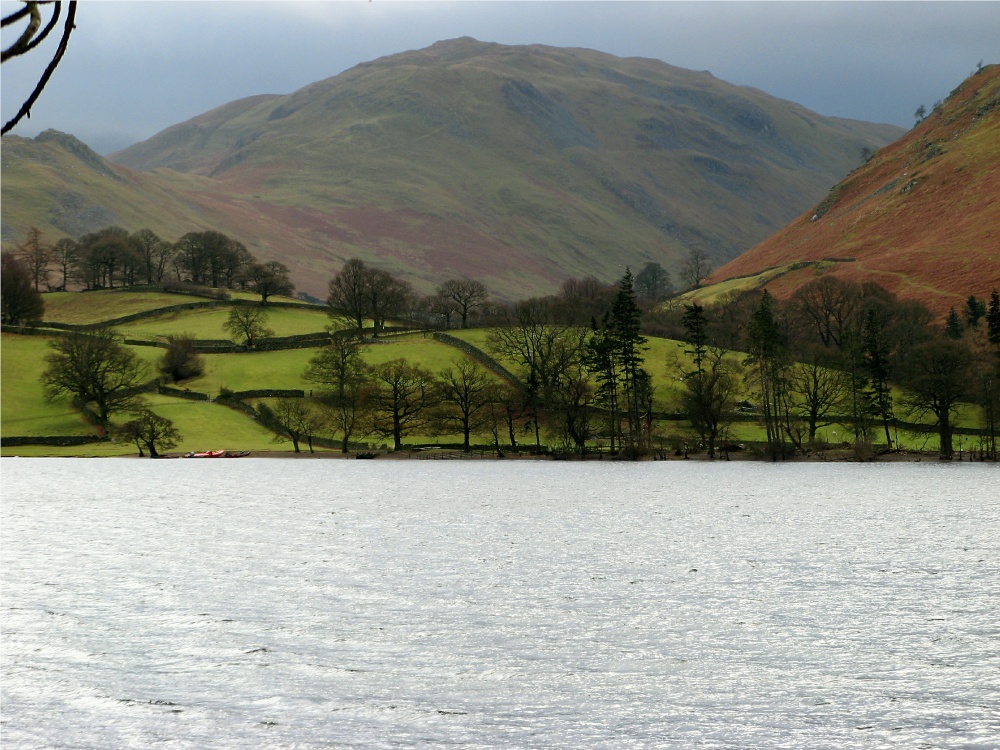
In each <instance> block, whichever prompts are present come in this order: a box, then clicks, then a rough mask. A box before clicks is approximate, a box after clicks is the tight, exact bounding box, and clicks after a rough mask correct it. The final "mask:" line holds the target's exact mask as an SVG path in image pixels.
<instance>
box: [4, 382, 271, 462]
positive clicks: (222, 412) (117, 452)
mask: <svg viewBox="0 0 1000 750" xmlns="http://www.w3.org/2000/svg"><path fill="white" fill-rule="evenodd" d="M145 400H146V403H147V404H148V405H149V406H150V408H151V409H152V410H153V411H154V412H156V413H157V414H159V415H160V416H162V417H166V418H167V419H170V420H171V421H173V423H174V426H175V427H176V428H177V430H178V431H179V432H180V433H181V440H180V442H179V443H178V444H177V447H175V448H171V449H170V450H169V451H167V452H168V453H187V452H189V451H204V450H218V449H228V450H257V451H265V450H282V447H281V446H278V445H275V443H274V442H273V441H272V439H271V438H272V435H271V433H270V432H269V431H267V430H265V429H264V428H262V427H260V426H259V425H258V424H257V423H256V422H254V421H253V420H252V419H251V418H250V417H248V416H247V415H246V414H244V413H243V412H241V411H237V410H235V409H230V408H228V407H226V406H223V405H221V404H214V403H209V402H207V401H189V400H187V399H182V398H173V397H170V396H160V395H157V394H150V395H148V396H146V397H145ZM128 419H129V417H128V415H126V414H118V415H115V418H114V420H113V422H114V423H115V424H121V423H123V422H126V421H128ZM58 434H72V433H58ZM3 455H5V456H130V455H132V456H135V455H138V451H137V450H136V447H135V444H134V443H129V442H122V441H115V442H106V443H92V444H88V445H79V446H69V447H59V446H48V445H27V446H16V447H9V448H4V449H3Z"/></svg>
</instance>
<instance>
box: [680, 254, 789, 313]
mask: <svg viewBox="0 0 1000 750" xmlns="http://www.w3.org/2000/svg"><path fill="white" fill-rule="evenodd" d="M793 265H795V264H793V263H789V264H788V265H784V266H778V267H777V268H769V269H767V270H766V271H761V272H760V273H758V274H755V275H753V276H741V277H738V278H733V279H726V280H725V281H720V282H719V283H718V284H710V285H709V286H703V287H699V288H698V289H692V290H691V291H690V292H685V293H684V294H682V295H681V296H680V297H679V298H678V299H679V300H680V301H681V302H684V303H688V304H690V303H692V302H697V303H699V304H701V305H713V304H716V303H717V302H719V301H720V300H721V299H722V298H723V297H724V296H726V295H727V294H730V293H732V292H746V291H749V290H751V289H758V288H760V287H762V286H764V285H765V284H767V283H768V282H770V281H773V280H774V279H776V278H778V277H779V276H782V275H784V274H786V273H788V272H789V271H791V270H792V266H793Z"/></svg>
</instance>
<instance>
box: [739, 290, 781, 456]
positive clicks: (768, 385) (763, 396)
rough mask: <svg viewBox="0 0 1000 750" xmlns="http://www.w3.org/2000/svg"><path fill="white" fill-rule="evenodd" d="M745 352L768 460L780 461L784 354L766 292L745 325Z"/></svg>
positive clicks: (771, 306)
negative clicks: (756, 390)
mask: <svg viewBox="0 0 1000 750" xmlns="http://www.w3.org/2000/svg"><path fill="white" fill-rule="evenodd" d="M747 352H748V354H749V356H748V357H747V359H746V364H748V365H751V366H752V370H751V372H752V374H753V377H754V378H755V380H756V382H757V385H758V387H759V388H760V402H761V413H762V415H763V418H764V430H765V433H766V435H767V445H768V450H769V451H770V453H771V459H772V460H777V458H778V456H779V455H781V457H782V458H784V455H785V443H784V439H783V436H782V433H781V421H780V420H781V410H782V406H783V403H784V402H785V400H786V394H785V370H786V368H787V364H788V351H787V346H786V342H785V337H784V336H783V335H782V332H781V329H780V327H779V326H778V321H777V318H776V317H775V315H774V302H773V298H772V297H771V295H770V293H769V292H768V291H767V290H766V289H765V290H764V293H763V294H762V295H761V298H760V303H759V304H758V305H757V308H756V309H755V310H754V312H753V314H752V315H751V317H750V323H749V325H748V326H747Z"/></svg>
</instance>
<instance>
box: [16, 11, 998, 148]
mask: <svg viewBox="0 0 1000 750" xmlns="http://www.w3.org/2000/svg"><path fill="white" fill-rule="evenodd" d="M19 5H20V4H19V3H12V2H7V1H6V0H5V1H4V2H0V7H2V11H3V15H4V16H6V15H7V14H8V13H9V12H10V11H11V10H14V9H16V8H17V7H18V6H19ZM11 31H12V28H10V27H9V28H8V29H5V30H4V32H3V46H4V48H6V47H7V46H8V45H9V44H10V42H11V41H12V38H13V37H12V36H11V33H10V32H11ZM52 36H53V37H56V36H58V35H57V34H53V35H52ZM460 36H471V37H475V38H476V39H479V40H481V41H488V42H499V43H501V44H548V45H553V46H558V47H587V48H590V49H596V50H600V51H602V52H608V53H611V54H614V55H619V56H622V57H633V56H638V57H652V58H656V59H659V60H663V61H664V62H667V63H670V64H671V65H676V66H680V67H684V68H690V69H693V70H708V71H710V72H711V73H712V74H713V75H715V76H716V77H717V78H721V79H723V80H725V81H728V82H730V83H735V84H739V85H746V86H752V87H754V88H758V89H761V90H763V91H766V92H767V93H769V94H772V95H774V96H777V97H780V98H782V99H788V100H791V101H794V102H797V103H799V104H802V105H804V106H806V107H808V108H809V109H812V110H814V111H816V112H818V113H820V114H823V115H832V116H837V117H847V118H853V119H860V120H869V121H873V122H886V123H894V124H897V125H901V126H903V127H909V126H911V125H912V124H913V122H914V112H915V111H916V109H917V107H918V106H920V105H924V106H926V107H927V109H928V110H929V109H930V108H931V107H932V106H933V105H934V103H935V102H937V101H939V100H942V99H944V98H945V97H946V96H947V95H948V93H949V92H950V91H951V90H952V89H953V88H955V87H956V86H957V85H958V84H959V83H960V82H961V81H962V80H963V79H964V78H965V77H966V76H968V75H969V74H970V73H972V72H973V71H974V70H975V68H976V65H977V64H978V63H979V62H983V63H985V64H990V63H1000V2H996V1H995V0H992V1H986V2H863V1H856V2H808V1H800V2H752V1H737V2H729V1H724V0H720V1H702V2H658V1H645V2H643V1H639V2H626V1H622V0H611V1H609V2H580V1H579V0H561V1H556V2H547V1H544V0H539V1H531V0H529V1H521V2H474V1H472V0H458V1H455V2H443V1H438V0H409V1H405V0H404V1H394V2H390V1H388V0H371V1H369V0H350V1H347V2H290V1H284V2H264V1H261V2H244V1H241V0H148V1H139V2H137V1H134V0H133V1H120V2H119V1H114V2H112V1H110V0H85V1H84V2H80V3H79V9H78V13H77V29H76V31H75V32H74V33H73V35H72V37H71V39H70V43H69V48H68V50H67V52H66V55H65V57H64V59H63V62H62V63H61V65H60V66H59V68H58V69H57V70H56V72H55V75H54V76H53V78H52V80H51V81H50V82H49V84H48V86H47V87H46V89H45V91H44V92H43V93H42V95H41V98H40V99H39V101H38V102H37V103H36V104H35V106H34V108H33V109H32V112H31V118H30V119H28V120H23V121H22V122H21V123H20V124H19V125H18V127H17V128H16V129H15V130H14V131H13V132H14V133H17V134H19V135H24V136H34V135H37V134H38V133H39V132H41V131H42V130H45V129H48V128H55V129H57V130H61V131H64V132H67V133H72V134H73V135H75V136H77V137H78V138H80V139H81V140H83V141H84V142H86V143H87V144H89V145H90V146H91V147H93V148H94V149H95V150H97V151H99V152H101V153H104V154H106V153H109V152H112V151H115V150H117V149H120V148H124V147H125V146H128V145H131V144H132V143H136V142H138V141H141V140H144V139H146V138H149V137H150V136H153V135H155V134H156V133H158V132H159V131H161V130H163V129H164V128H167V127H169V126H170V125H174V124H176V123H179V122H183V121H185V120H188V119H190V118H192V117H195V116H197V115H199V114H201V113H203V112H205V111H207V110H210V109H213V108H214V107H218V106H220V105H222V104H225V103H227V102H230V101H233V100H235V99H239V98H242V97H245V96H252V95H256V94H288V93H291V92H293V91H295V90H297V89H299V88H301V87H303V86H305V85H307V84H310V83H313V82H315V81H318V80H322V79H324V78H328V77H330V76H334V75H336V74H338V73H341V72H343V71H344V70H347V69H349V68H351V67H353V66H355V65H357V64H358V63H361V62H366V61H369V60H374V59H376V58H378V57H384V56H386V55H391V54H394V53H397V52H403V51H406V50H411V49H420V48H422V47H426V46H429V45H431V44H433V43H434V42H436V41H440V40H442V39H452V38H455V37H460ZM54 47H55V42H54V41H52V42H46V44H45V45H43V46H41V47H39V48H37V49H36V50H34V51H33V52H32V53H30V55H28V56H26V57H25V58H22V59H15V60H12V61H8V62H6V63H4V64H3V67H2V69H0V74H2V81H0V83H2V88H0V104H2V111H3V112H2V114H3V121H4V122H6V121H7V120H8V119H9V118H10V117H12V116H13V115H14V114H15V113H16V111H17V110H18V108H19V107H20V105H21V103H22V101H23V100H24V99H25V98H26V97H27V95H28V93H29V92H30V90H31V87H32V86H33V85H34V83H35V80H36V79H37V77H38V75H39V73H40V72H41V70H42V69H43V68H44V66H45V65H46V64H47V63H48V60H49V58H50V57H51V54H52V51H53V50H54Z"/></svg>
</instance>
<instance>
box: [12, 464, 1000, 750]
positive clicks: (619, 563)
mask: <svg viewBox="0 0 1000 750" xmlns="http://www.w3.org/2000/svg"><path fill="white" fill-rule="evenodd" d="M0 468H2V491H3V496H2V530H0V550H2V552H0V554H2V557H0V575H2V584H3V585H2V593H0V604H2V613H3V615H2V616H3V621H2V636H3V648H2V668H3V677H2V685H0V689H2V696H0V697H2V709H0V710H2V714H0V720H2V724H0V732H2V734H0V738H2V744H3V747H4V749H5V750H14V749H15V748H18V749H19V748H74V749H76V748H101V749H107V750H120V749H122V748H152V747H165V748H297V749H302V748H306V749H311V748H330V747H357V748H416V747H421V748H424V747H457V748H625V747H628V748H678V749H681V748H684V749H687V748H732V749H734V750H735V749H736V748H796V749H801V748H816V749H817V750H819V749H821V748H822V749H823V750H828V749H829V748H966V749H968V748H984V749H985V748H991V749H995V748H996V747H998V746H1000V616H998V613H1000V471H998V469H997V467H996V466H984V465H972V464H963V465H941V464H937V463H935V462H928V463H916V464H884V465H883V464H836V465H834V464H801V463H796V464H787V465H772V464H766V463H749V462H740V463H735V462H734V463H725V462H718V463H714V464H709V463H705V462H690V463H689V462H676V461H675V462H647V463H639V464H626V463H610V462H592V463H563V462H530V461H509V462H504V461H468V462H445V461H383V462H379V461H295V460H281V459H252V458H248V459H240V460H237V461H159V462H157V461H148V460H147V461H141V460H137V459H135V460H132V459H106V460H79V459H77V460H73V459H3V461H2V463H0Z"/></svg>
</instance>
